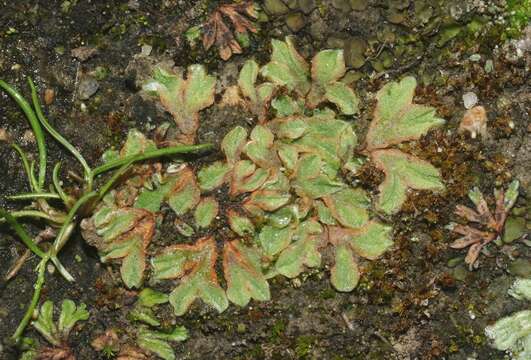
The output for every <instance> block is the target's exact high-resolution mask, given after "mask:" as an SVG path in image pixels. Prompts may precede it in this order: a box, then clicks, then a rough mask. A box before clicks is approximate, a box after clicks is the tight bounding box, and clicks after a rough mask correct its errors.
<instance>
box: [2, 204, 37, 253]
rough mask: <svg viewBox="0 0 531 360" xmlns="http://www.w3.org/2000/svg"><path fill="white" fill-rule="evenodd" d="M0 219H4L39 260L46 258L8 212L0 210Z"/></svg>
mask: <svg viewBox="0 0 531 360" xmlns="http://www.w3.org/2000/svg"><path fill="white" fill-rule="evenodd" d="M0 218H5V219H6V221H7V223H8V224H9V225H10V226H11V227H12V228H13V230H14V231H15V233H16V234H17V235H18V236H19V237H20V239H21V240H22V242H23V243H24V244H25V245H26V246H27V247H28V249H30V250H31V251H33V253H35V255H37V256H39V257H40V258H44V257H46V254H45V253H44V252H43V251H42V250H41V249H40V248H39V247H38V246H37V244H35V242H33V239H32V238H31V237H30V236H29V234H28V233H27V232H26V230H24V228H23V227H22V226H21V225H20V224H19V223H18V221H17V219H15V218H14V217H13V215H11V214H10V213H9V212H8V211H6V210H4V209H1V208H0Z"/></svg>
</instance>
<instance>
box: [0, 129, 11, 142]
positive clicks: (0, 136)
mask: <svg viewBox="0 0 531 360" xmlns="http://www.w3.org/2000/svg"><path fill="white" fill-rule="evenodd" d="M1 141H9V134H8V132H7V130H6V129H4V128H0V142H1Z"/></svg>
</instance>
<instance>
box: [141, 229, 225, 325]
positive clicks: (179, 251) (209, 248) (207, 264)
mask: <svg viewBox="0 0 531 360" xmlns="http://www.w3.org/2000/svg"><path fill="white" fill-rule="evenodd" d="M216 259H217V250H216V243H215V241H214V239H213V238H212V237H207V238H203V239H200V240H198V241H196V243H195V244H194V245H174V246H170V247H168V248H166V249H165V250H164V252H163V253H162V254H160V255H158V256H156V257H154V258H153V259H152V260H151V263H152V265H153V277H154V279H159V280H160V279H176V278H178V279H180V280H181V281H180V283H179V286H177V287H176V288H175V289H174V290H173V291H172V292H171V294H170V297H169V300H170V304H171V305H172V306H173V309H174V311H175V314H176V315H177V316H181V315H183V314H184V313H185V312H186V311H187V310H188V308H189V307H190V305H191V304H192V303H193V302H194V300H195V299H201V300H203V301H204V302H205V303H206V304H209V305H210V306H212V307H214V308H215V309H216V310H217V311H218V312H222V311H224V310H225V309H226V308H227V306H228V302H227V297H226V295H225V291H223V289H222V288H221V286H219V284H218V280H217V275H216V270H215V268H214V266H215V264H216Z"/></svg>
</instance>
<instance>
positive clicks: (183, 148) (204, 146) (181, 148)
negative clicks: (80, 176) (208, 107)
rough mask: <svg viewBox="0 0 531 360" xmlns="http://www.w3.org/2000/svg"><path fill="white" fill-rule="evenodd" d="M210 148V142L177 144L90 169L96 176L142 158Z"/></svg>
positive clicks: (146, 158)
mask: <svg viewBox="0 0 531 360" xmlns="http://www.w3.org/2000/svg"><path fill="white" fill-rule="evenodd" d="M211 148H212V144H201V145H178V146H172V147H167V148H162V149H157V150H153V151H147V152H145V153H143V154H137V155H132V156H127V157H125V158H123V159H117V160H113V161H109V162H108V163H106V164H103V165H101V166H98V167H97V168H95V169H94V170H92V175H93V176H94V177H95V176H98V175H99V174H101V173H104V172H106V171H109V170H112V169H115V168H117V167H120V166H122V165H124V164H127V163H129V162H130V163H135V162H138V161H142V160H148V159H153V158H158V157H162V156H168V155H174V154H185V153H193V152H199V151H205V150H210V149H211Z"/></svg>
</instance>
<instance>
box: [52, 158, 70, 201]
mask: <svg viewBox="0 0 531 360" xmlns="http://www.w3.org/2000/svg"><path fill="white" fill-rule="evenodd" d="M60 169H61V163H60V162H58V163H57V164H55V166H54V168H53V173H52V180H53V185H54V187H55V191H57V193H58V194H59V196H60V197H61V199H62V200H63V203H64V204H65V206H66V207H67V208H69V207H70V205H72V202H73V199H72V198H71V197H70V196H69V195H67V194H66V193H65V191H64V190H63V187H62V186H61V181H60V180H59V171H60Z"/></svg>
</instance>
